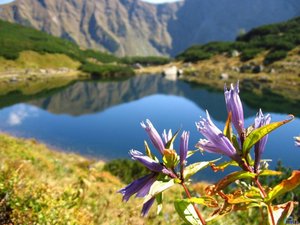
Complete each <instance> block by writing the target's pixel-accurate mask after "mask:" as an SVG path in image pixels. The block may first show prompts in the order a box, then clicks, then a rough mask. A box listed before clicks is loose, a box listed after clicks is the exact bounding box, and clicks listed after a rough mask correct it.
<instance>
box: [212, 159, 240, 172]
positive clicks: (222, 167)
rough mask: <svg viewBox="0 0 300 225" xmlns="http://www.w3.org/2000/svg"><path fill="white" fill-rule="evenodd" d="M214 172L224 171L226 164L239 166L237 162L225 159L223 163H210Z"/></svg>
mask: <svg viewBox="0 0 300 225" xmlns="http://www.w3.org/2000/svg"><path fill="white" fill-rule="evenodd" d="M211 166H212V169H213V171H214V172H218V171H219V170H222V171H224V169H226V168H227V167H228V166H239V164H238V163H237V162H236V161H233V160H231V161H226V162H223V163H220V164H219V165H217V166H216V165H211Z"/></svg>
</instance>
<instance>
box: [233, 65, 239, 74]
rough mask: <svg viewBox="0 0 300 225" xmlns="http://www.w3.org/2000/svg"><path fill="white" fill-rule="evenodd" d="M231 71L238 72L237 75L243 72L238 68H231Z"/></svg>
mask: <svg viewBox="0 0 300 225" xmlns="http://www.w3.org/2000/svg"><path fill="white" fill-rule="evenodd" d="M231 70H232V71H234V72H237V73H239V72H241V71H240V68H239V67H236V66H233V67H231Z"/></svg>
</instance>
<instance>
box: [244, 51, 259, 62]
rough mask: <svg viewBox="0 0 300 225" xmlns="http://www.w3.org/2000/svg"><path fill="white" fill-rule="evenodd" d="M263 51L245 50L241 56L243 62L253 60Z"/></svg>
mask: <svg viewBox="0 0 300 225" xmlns="http://www.w3.org/2000/svg"><path fill="white" fill-rule="evenodd" d="M261 51H262V50H261V49H259V48H253V49H245V50H244V51H243V53H242V54H241V56H240V59H241V61H243V62H245V61H248V60H250V59H253V58H254V57H255V56H256V55H257V54H258V53H260V52H261Z"/></svg>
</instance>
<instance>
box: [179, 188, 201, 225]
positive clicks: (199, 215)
mask: <svg viewBox="0 0 300 225" xmlns="http://www.w3.org/2000/svg"><path fill="white" fill-rule="evenodd" d="M181 185H182V187H183V189H184V191H185V193H186V195H187V197H188V198H192V196H191V193H190V191H189V190H188V188H187V187H186V185H185V183H184V182H182V183H181ZM193 207H194V209H195V211H196V213H197V216H198V218H199V219H200V221H201V223H202V225H206V222H205V220H204V218H203V217H202V215H201V213H200V211H199V209H198V207H197V205H196V204H194V203H193Z"/></svg>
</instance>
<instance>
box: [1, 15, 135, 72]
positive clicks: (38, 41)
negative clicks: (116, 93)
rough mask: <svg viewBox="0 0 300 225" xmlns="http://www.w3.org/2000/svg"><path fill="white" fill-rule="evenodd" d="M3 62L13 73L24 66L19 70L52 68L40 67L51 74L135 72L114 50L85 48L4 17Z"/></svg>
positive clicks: (3, 66)
mask: <svg viewBox="0 0 300 225" xmlns="http://www.w3.org/2000/svg"><path fill="white" fill-rule="evenodd" d="M0 62H1V64H0V71H4V72H8V73H9V74H12V73H13V72H12V71H13V70H14V69H24V71H21V72H20V71H18V74H20V73H24V74H27V73H32V72H30V71H29V70H30V69H52V70H51V71H45V72H44V71H40V72H41V73H42V74H45V73H47V74H48V75H49V74H50V75H51V74H55V73H64V72H65V73H66V72H68V71H69V69H72V70H81V71H83V72H86V73H89V74H92V75H97V76H101V77H123V76H130V75H132V74H133V71H132V70H131V69H130V68H129V67H126V66H122V65H118V63H119V62H120V59H119V58H117V57H115V56H113V55H111V54H108V53H103V52H99V51H94V50H90V49H86V50H83V49H80V47H79V46H78V45H76V44H75V43H73V42H70V41H68V40H64V39H61V38H57V37H53V36H51V35H49V34H47V33H45V32H41V31H38V30H35V29H33V28H28V27H25V26H21V25H18V24H13V23H9V22H5V21H2V20H0ZM110 64H113V65H110ZM53 69H54V71H53ZM57 70H59V71H57ZM60 70H61V71H60ZM2 75H3V74H2ZM4 75H5V73H4ZM2 77H3V76H2Z"/></svg>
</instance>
